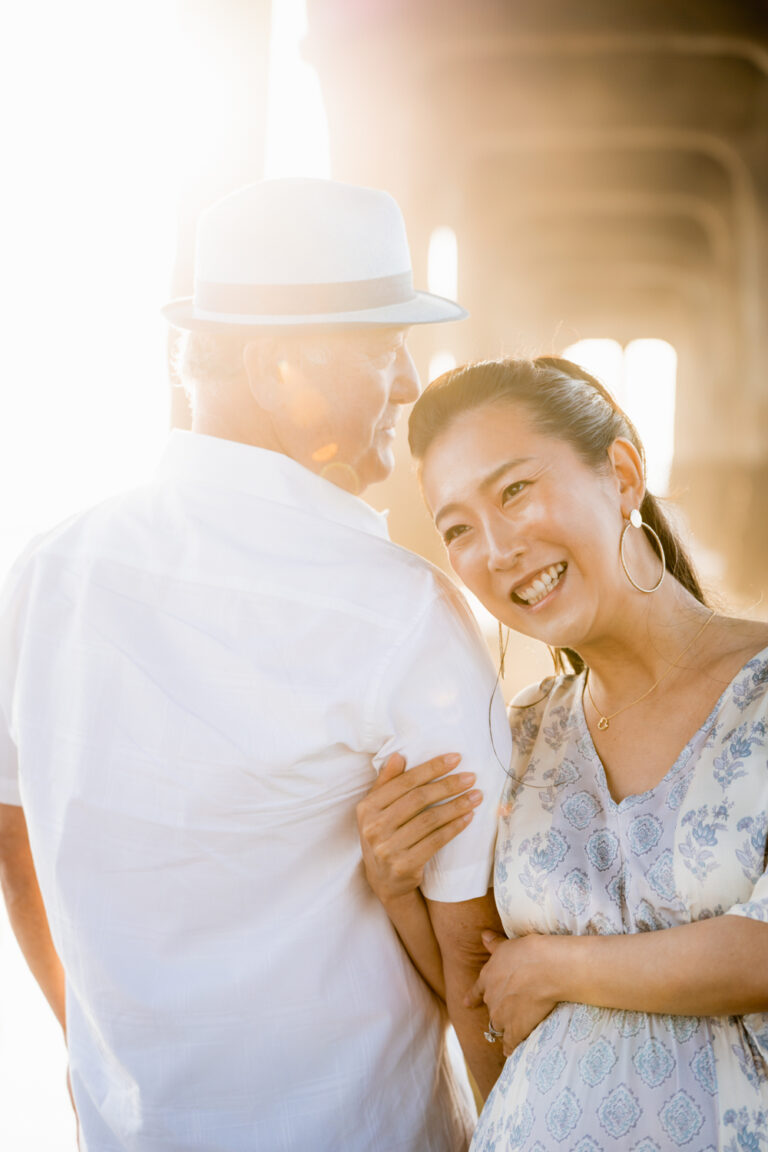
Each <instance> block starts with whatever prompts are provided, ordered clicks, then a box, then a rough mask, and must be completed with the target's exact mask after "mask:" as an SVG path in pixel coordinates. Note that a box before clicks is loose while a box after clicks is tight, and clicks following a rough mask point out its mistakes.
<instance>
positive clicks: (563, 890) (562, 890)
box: [495, 732, 768, 935]
mask: <svg viewBox="0 0 768 1152" xmlns="http://www.w3.org/2000/svg"><path fill="white" fill-rule="evenodd" d="M720 735H721V736H722V735H723V734H722V733H721V734H720ZM726 735H727V734H726ZM759 735H760V734H759V733H758V736H759ZM703 743H704V746H703V747H699V748H696V749H689V751H688V753H687V754H686V755H684V756H681V757H680V758H679V760H678V762H677V763H676V764H675V765H674V767H673V769H672V771H670V773H668V775H667V776H666V777H665V778H664V779H663V780H662V781H661V782H660V783H659V784H657V786H656V787H655V788H653V789H651V790H649V791H646V792H641V793H633V794H630V795H628V796H626V797H625V798H624V799H623V800H622V801H621V802H620V803H616V802H615V801H614V800H613V798H612V797H611V794H610V791H609V789H608V785H607V782H606V779H605V776H604V774H603V772H602V767H601V765H600V763H599V760H598V759H597V757H596V755H595V753H594V749H590V747H589V742H588V738H587V736H586V733H582V735H581V738H574V739H572V740H570V741H568V742H566V744H565V745H564V746H561V747H560V748H559V749H558V750H557V753H556V754H555V753H553V751H552V750H551V749H550V748H548V747H547V745H546V741H539V740H537V742H536V745H535V746H534V748H533V750H532V754H531V757H530V762H529V765H528V771H527V772H526V775H525V778H524V781H523V783H522V784H520V785H514V784H511V785H510V787H509V788H508V790H507V796H506V803H505V804H504V806H503V808H502V812H501V818H500V824H499V836H498V841H497V851H496V870H495V885H496V900H497V903H498V905H499V910H500V913H501V915H502V919H503V920H504V923H505V928H506V929H507V931H508V932H509V933H510V934H513V935H519V934H524V933H526V932H532V931H534V932H547V933H570V934H579V935H583V934H587V933H600V934H605V933H624V932H635V931H648V930H654V929H657V928H664V927H671V926H674V925H675V924H681V923H688V922H689V921H691V920H694V919H699V918H701V917H703V916H708V915H717V914H719V913H721V912H724V911H726V910H727V909H728V908H729V907H731V906H732V905H733V904H735V903H738V902H739V901H742V900H745V899H748V898H749V894H750V892H751V889H752V887H753V886H754V884H755V882H756V880H757V878H758V877H759V875H760V874H761V872H762V871H763V869H764V867H765V854H766V837H767V836H768V815H766V813H767V812H768V773H766V771H765V766H764V762H763V764H762V771H761V762H760V758H759V757H755V756H752V755H750V754H749V752H750V748H749V747H748V741H747V740H746V738H745V734H744V733H738V732H735V733H733V734H732V735H731V736H730V738H726V739H719V740H711V741H710V742H709V744H707V742H706V741H703Z"/></svg>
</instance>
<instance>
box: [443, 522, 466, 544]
mask: <svg viewBox="0 0 768 1152" xmlns="http://www.w3.org/2000/svg"><path fill="white" fill-rule="evenodd" d="M467 530H468V529H467V525H466V524H452V525H451V527H450V528H448V529H447V530H446V531H445V532H443V540H444V541H445V543H446V544H450V543H451V541H452V540H455V539H456V538H457V536H463V535H464V533H465V532H466V531H467Z"/></svg>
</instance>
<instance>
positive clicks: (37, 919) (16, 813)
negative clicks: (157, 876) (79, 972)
mask: <svg viewBox="0 0 768 1152" xmlns="http://www.w3.org/2000/svg"><path fill="white" fill-rule="evenodd" d="M0 887H2V890H3V896H4V898H5V904H6V907H7V909H8V918H9V920H10V922H11V927H12V928H13V931H14V934H15V936H16V939H17V940H18V942H19V947H20V948H21V951H22V953H23V954H24V958H25V960H26V961H27V964H28V965H29V968H30V971H31V972H32V975H33V976H34V978H35V980H36V981H37V983H38V984H39V985H40V988H41V989H42V991H43V994H44V996H45V998H46V1000H47V1001H48V1003H49V1004H50V1006H51V1008H52V1009H53V1012H54V1014H55V1016H56V1019H57V1020H58V1022H59V1024H60V1025H61V1027H62V1029H63V1030H64V1031H65V1032H66V1019H65V1008H64V970H63V968H62V966H61V961H60V960H59V957H58V956H57V955H56V950H55V948H54V946H53V940H52V939H51V932H50V929H49V927H48V918H47V916H46V914H45V908H44V907H43V898H42V896H41V894H40V887H39V885H38V883H37V876H36V874H35V866H34V864H33V862H32V852H31V849H30V846H29V835H28V833H27V822H26V819H25V817H24V810H23V809H22V808H21V807H19V806H18V805H15V804H0Z"/></svg>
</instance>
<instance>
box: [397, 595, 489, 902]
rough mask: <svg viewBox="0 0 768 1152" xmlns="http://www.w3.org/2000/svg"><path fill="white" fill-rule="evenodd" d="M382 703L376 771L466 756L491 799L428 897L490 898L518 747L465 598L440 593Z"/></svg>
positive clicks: (452, 847) (466, 765)
mask: <svg viewBox="0 0 768 1152" xmlns="http://www.w3.org/2000/svg"><path fill="white" fill-rule="evenodd" d="M446 583H447V582H446ZM377 705H378V708H377V712H378V715H379V723H378V724H377V728H378V730H379V731H380V732H381V733H383V737H384V739H383V743H382V745H381V747H380V751H379V753H378V755H377V756H376V757H375V765H376V767H377V768H380V767H381V766H382V765H383V764H384V762H385V761H386V759H387V757H388V756H390V755H391V754H392V753H393V752H399V753H401V754H402V755H403V756H404V757H405V760H406V764H407V765H408V767H411V768H413V767H416V765H418V764H421V763H423V762H424V761H425V760H429V759H431V758H432V757H433V756H438V755H440V754H441V753H448V752H458V753H460V754H461V757H462V760H461V764H460V765H459V768H458V771H466V772H474V773H475V774H476V776H477V781H476V784H475V787H476V788H479V789H481V791H482V792H483V801H482V803H481V804H480V806H479V808H478V809H476V811H475V816H474V819H473V820H472V822H471V824H469V825H468V826H467V828H465V829H464V831H462V832H461V833H460V834H459V836H457V837H456V839H455V840H452V841H451V842H450V844H447V845H445V847H444V848H442V849H441V850H440V851H439V852H438V853H437V854H436V855H435V856H434V857H433V859H432V860H431V861H430V862H429V864H428V865H427V868H426V871H425V878H424V883H423V885H422V891H423V893H424V895H425V896H427V897H428V898H429V899H430V900H440V901H445V902H447V903H453V902H456V901H460V900H470V899H473V898H475V897H477V896H484V895H485V893H486V892H487V891H488V888H489V887H490V885H491V873H492V864H493V852H494V847H495V842H496V827H497V821H498V808H499V803H500V799H501V794H502V791H503V788H504V785H505V783H506V780H507V772H508V769H509V760H510V751H511V744H510V734H509V726H508V723H507V719H506V714H505V711H504V703H503V700H502V696H501V692H500V690H499V688H498V686H497V684H496V674H495V671H494V669H493V666H492V664H491V661H490V658H489V656H488V651H487V649H486V646H485V643H484V641H483V639H482V636H481V635H480V632H479V629H478V628H477V625H476V623H475V621H474V618H473V617H472V615H471V613H470V611H469V608H468V607H467V605H466V602H465V601H464V599H463V597H461V596H460V594H459V593H458V591H456V590H454V589H453V588H452V587H451V588H446V587H443V586H440V585H439V586H438V591H437V594H436V595H435V596H434V597H432V599H431V602H430V603H429V604H428V605H427V607H426V609H425V610H424V611H423V612H422V614H421V616H420V617H419V618H418V619H417V620H416V621H415V622H414V624H413V626H412V627H411V628H410V629H409V631H408V634H407V635H406V636H405V637H404V638H402V639H401V641H400V643H399V645H398V646H397V650H396V651H395V653H394V654H391V655H390V658H389V661H388V664H387V666H386V668H385V671H384V675H383V677H382V679H381V681H380V682H379V684H378V685H377Z"/></svg>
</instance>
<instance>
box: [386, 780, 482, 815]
mask: <svg viewBox="0 0 768 1152" xmlns="http://www.w3.org/2000/svg"><path fill="white" fill-rule="evenodd" d="M474 782H475V774H474V772H456V773H454V774H453V775H451V776H444V777H443V778H442V779H441V780H436V781H435V782H434V783H433V784H422V785H421V787H420V788H413V789H412V790H411V791H410V792H407V793H406V794H405V795H404V796H401V797H400V798H399V799H397V800H394V801H393V802H392V803H391V804H388V805H387V807H386V808H383V809H379V810H378V812H379V817H380V819H381V821H382V823H386V825H387V827H388V828H391V829H395V828H401V827H402V826H403V825H404V824H407V823H408V821H409V820H413V819H414V817H416V816H418V815H419V813H421V812H424V811H425V810H430V811H435V812H436V813H437V811H438V809H435V808H433V805H435V804H439V805H441V807H442V806H443V801H451V800H453V799H454V798H455V797H458V796H459V795H461V794H464V793H466V792H467V791H468V789H470V788H471V787H472V785H473V784H474ZM449 818H450V817H449ZM441 823H442V821H441Z"/></svg>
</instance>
